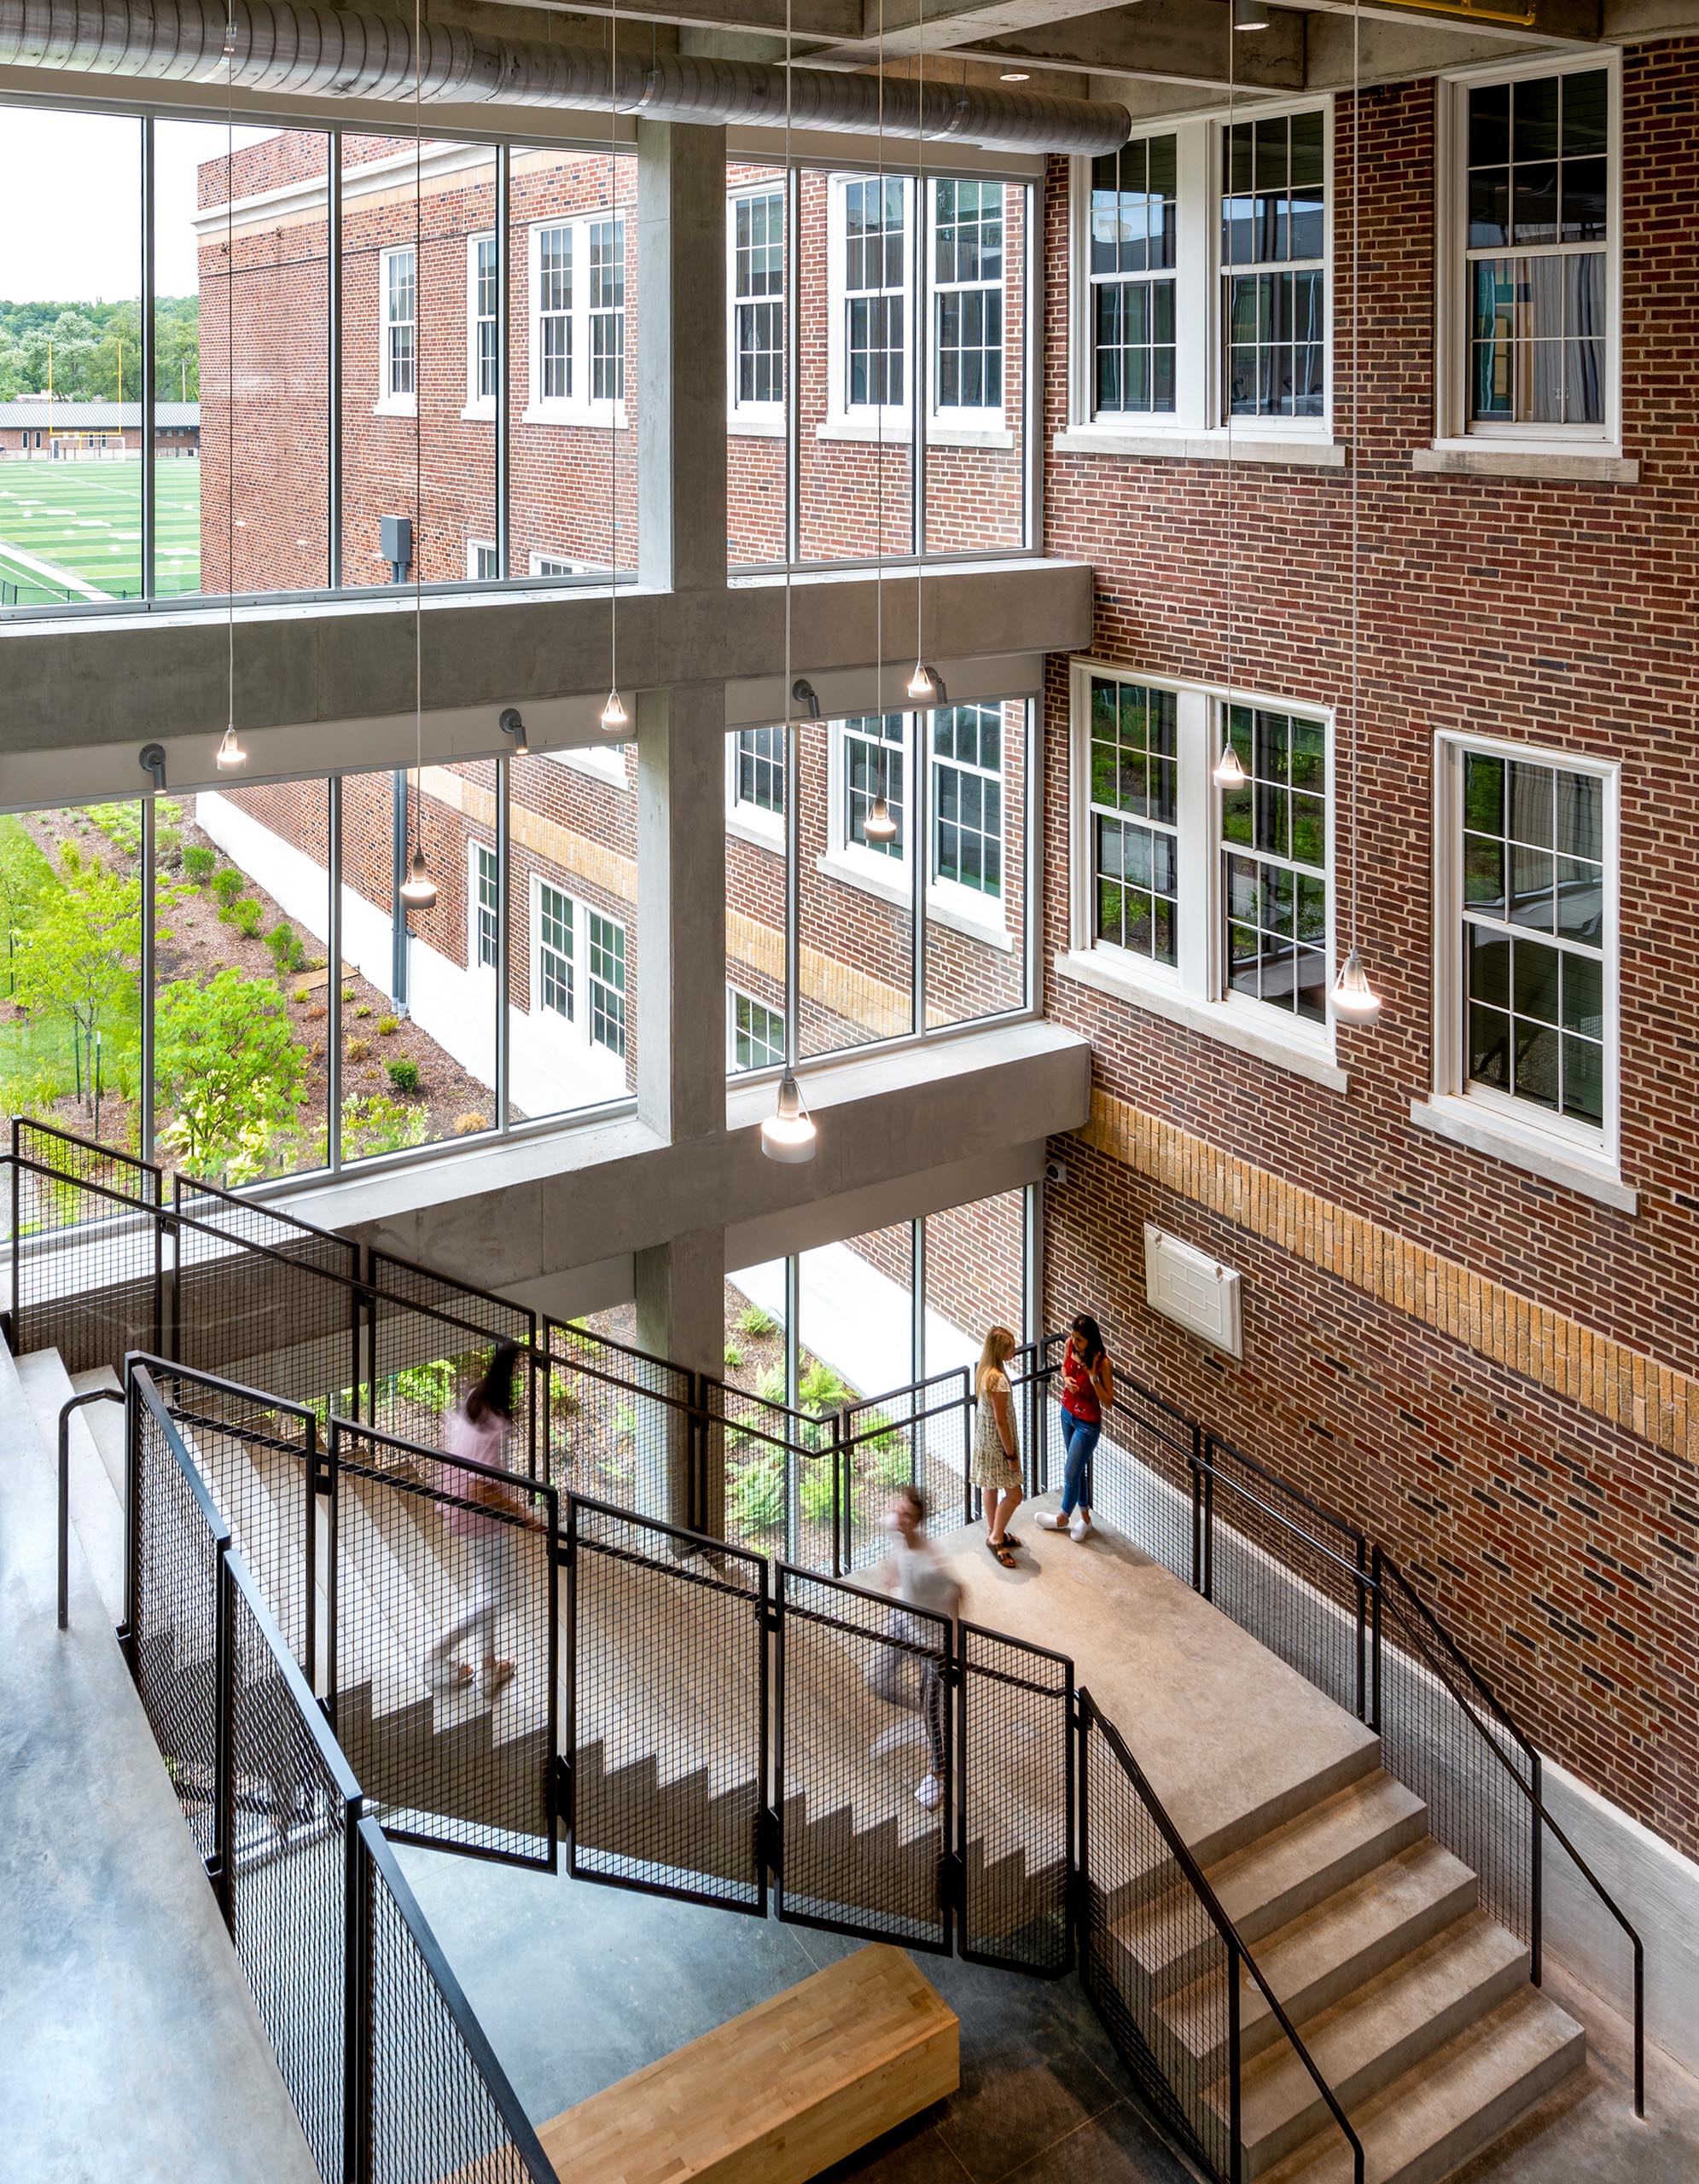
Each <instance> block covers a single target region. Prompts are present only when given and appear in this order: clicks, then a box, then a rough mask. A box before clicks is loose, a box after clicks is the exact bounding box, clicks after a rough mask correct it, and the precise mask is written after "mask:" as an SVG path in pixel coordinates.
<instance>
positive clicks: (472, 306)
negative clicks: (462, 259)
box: [460, 228, 502, 425]
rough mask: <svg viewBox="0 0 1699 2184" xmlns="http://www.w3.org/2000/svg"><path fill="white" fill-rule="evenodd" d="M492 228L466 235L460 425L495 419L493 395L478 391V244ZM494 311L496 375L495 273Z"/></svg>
mask: <svg viewBox="0 0 1699 2184" xmlns="http://www.w3.org/2000/svg"><path fill="white" fill-rule="evenodd" d="M494 239H495V230H494V229H492V228H486V229H483V230H482V231H481V232H480V234H477V235H468V237H467V238H466V401H465V404H464V405H463V408H462V410H461V412H460V417H461V422H462V423H463V424H467V425H473V424H493V423H494V422H495V421H496V398H495V396H494V395H493V394H480V393H479V392H478V247H479V245H480V243H486V242H490V241H493V240H494ZM496 287H497V303H496V308H497V324H496V375H497V380H499V379H500V376H501V355H502V344H501V323H500V317H499V314H500V310H501V281H500V275H499V271H498V273H497V283H496Z"/></svg>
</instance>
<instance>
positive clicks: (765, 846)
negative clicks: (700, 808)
mask: <svg viewBox="0 0 1699 2184" xmlns="http://www.w3.org/2000/svg"><path fill="white" fill-rule="evenodd" d="M771 818H772V824H771V826H769V825H767V824H766V823H765V821H764V820H763V819H759V818H755V817H753V816H751V815H750V814H749V813H748V812H747V811H745V810H743V809H742V806H741V805H739V804H728V805H727V806H726V809H725V831H726V833H727V834H730V836H731V837H732V839H734V840H736V841H740V842H748V843H749V844H750V845H751V846H752V847H753V848H755V849H758V850H771V851H773V852H774V853H775V855H777V856H778V857H783V855H784V821H783V818H781V817H780V816H778V814H777V812H775V813H773V814H772V815H771Z"/></svg>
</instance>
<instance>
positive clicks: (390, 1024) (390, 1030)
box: [377, 1016, 401, 1039]
mask: <svg viewBox="0 0 1699 2184" xmlns="http://www.w3.org/2000/svg"><path fill="white" fill-rule="evenodd" d="M400 1029H401V1019H400V1018H399V1016H380V1017H379V1018H378V1019H377V1033H378V1037H379V1038H381V1039H393V1037H395V1035H396V1033H397V1032H398V1031H399V1030H400Z"/></svg>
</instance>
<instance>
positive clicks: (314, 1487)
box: [301, 1419, 321, 1692]
mask: <svg viewBox="0 0 1699 2184" xmlns="http://www.w3.org/2000/svg"><path fill="white" fill-rule="evenodd" d="M305 1472H306V1507H305V1512H304V1513H303V1524H302V1539H301V1544H302V1546H303V1548H304V1549H305V1559H306V1577H305V1586H304V1599H305V1609H304V1614H305V1628H304V1630H303V1633H302V1639H301V1648H302V1651H303V1652H304V1653H305V1655H306V1658H305V1660H304V1661H303V1662H302V1663H301V1672H302V1674H303V1675H304V1676H305V1677H306V1680H307V1682H309V1683H310V1684H311V1687H312V1688H313V1690H314V1691H315V1692H317V1690H319V1688H320V1687H321V1686H320V1678H319V1673H318V1598H317V1594H318V1421H317V1419H309V1420H308V1421H307V1429H306V1463H305Z"/></svg>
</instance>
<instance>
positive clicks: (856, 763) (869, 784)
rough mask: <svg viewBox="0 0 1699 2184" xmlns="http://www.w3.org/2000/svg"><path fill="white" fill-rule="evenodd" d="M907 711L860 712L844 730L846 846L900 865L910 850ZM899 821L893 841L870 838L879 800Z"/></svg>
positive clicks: (842, 773) (849, 721) (842, 738)
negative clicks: (870, 823) (906, 799)
mask: <svg viewBox="0 0 1699 2184" xmlns="http://www.w3.org/2000/svg"><path fill="white" fill-rule="evenodd" d="M907 727H908V716H907V715H906V714H905V713H858V714H855V715H854V716H853V717H852V718H850V719H848V720H847V721H846V722H845V723H843V727H842V729H841V746H840V747H841V753H842V762H841V775H842V778H841V793H842V796H843V839H844V843H845V845H846V846H847V847H853V848H854V849H856V850H858V851H861V852H863V853H864V854H867V855H876V856H879V857H890V858H893V859H894V860H895V861H896V862H898V863H903V862H904V861H905V860H906V858H907V857H908V853H909V834H908V825H907V816H906V814H905V810H904V806H903V765H904V759H905V755H906V746H907V741H908V734H907ZM881 797H883V798H884V799H885V809H886V810H887V811H888V812H889V814H890V815H891V817H892V819H893V821H894V822H895V824H896V833H895V834H894V835H893V837H892V839H890V840H889V841H881V840H880V839H877V838H875V839H872V840H869V839H868V834H867V822H868V818H869V816H870V813H871V812H872V810H873V807H874V805H875V804H876V803H877V802H878V800H879V799H880V798H881Z"/></svg>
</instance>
